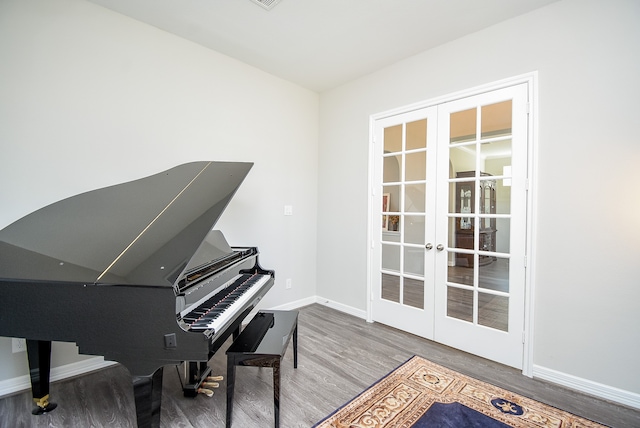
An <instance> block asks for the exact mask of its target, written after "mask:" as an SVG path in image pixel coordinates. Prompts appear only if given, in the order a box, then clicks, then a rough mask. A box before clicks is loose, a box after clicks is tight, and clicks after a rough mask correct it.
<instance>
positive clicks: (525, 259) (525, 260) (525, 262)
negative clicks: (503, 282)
mask: <svg viewBox="0 0 640 428" xmlns="http://www.w3.org/2000/svg"><path fill="white" fill-rule="evenodd" d="M524 267H527V256H524Z"/></svg>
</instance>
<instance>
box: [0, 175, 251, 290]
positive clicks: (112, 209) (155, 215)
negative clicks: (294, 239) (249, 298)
mask: <svg viewBox="0 0 640 428" xmlns="http://www.w3.org/2000/svg"><path fill="white" fill-rule="evenodd" d="M252 166H253V164H252V163H244V162H192V163H187V164H183V165H179V166H176V167H174V168H172V169H169V170H167V171H164V172H161V173H158V174H154V175H151V176H149V177H145V178H141V179H138V180H134V181H130V182H127V183H122V184H118V185H114V186H110V187H105V188H102V189H97V190H93V191H89V192H86V193H82V194H79V195H76V196H72V197H70V198H67V199H63V200H61V201H59V202H55V203H53V204H51V205H48V206H46V207H44V208H41V209H39V210H37V211H34V212H33V213H31V214H28V215H27V216H25V217H23V218H21V219H20V220H17V221H16V222H14V223H12V224H10V225H9V226H7V227H6V228H4V229H2V230H0V279H2V278H5V279H9V278H12V279H19V280H27V281H38V282H39V281H45V282H58V281H63V282H84V283H87V284H131V285H148V286H173V285H174V283H175V281H176V280H177V279H178V278H179V277H180V276H181V274H182V272H183V271H184V269H185V267H186V266H187V264H189V260H190V259H191V257H192V256H194V254H195V253H196V251H197V250H198V247H199V246H200V244H201V243H202V242H203V240H204V239H205V237H206V236H207V234H208V233H209V232H210V231H211V229H212V228H213V226H214V225H215V223H216V221H217V220H218V218H219V217H220V215H221V214H222V212H223V211H224V209H225V208H226V206H227V205H228V203H229V201H230V200H231V198H232V197H233V195H234V194H235V192H236V190H237V189H238V187H239V186H240V184H241V183H242V181H243V180H244V178H245V177H246V175H247V174H248V173H249V170H250V169H251V167H252Z"/></svg>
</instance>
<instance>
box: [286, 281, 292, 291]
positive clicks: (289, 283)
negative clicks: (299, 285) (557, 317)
mask: <svg viewBox="0 0 640 428" xmlns="http://www.w3.org/2000/svg"><path fill="white" fill-rule="evenodd" d="M285 288H286V289H287V290H289V289H290V288H291V278H287V281H286V282H285Z"/></svg>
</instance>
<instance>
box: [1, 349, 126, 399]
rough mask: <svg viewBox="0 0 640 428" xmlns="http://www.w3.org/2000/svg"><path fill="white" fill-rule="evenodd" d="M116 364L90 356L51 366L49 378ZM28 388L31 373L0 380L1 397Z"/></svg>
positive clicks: (63, 376)
mask: <svg viewBox="0 0 640 428" xmlns="http://www.w3.org/2000/svg"><path fill="white" fill-rule="evenodd" d="M114 364H117V363H115V362H113V361H105V360H104V358H102V357H93V358H88V359H86V360H82V361H78V362H75V363H71V364H66V365H64V366H60V367H53V368H51V375H50V377H49V379H50V381H51V382H55V381H58V380H62V379H67V378H70V377H73V376H79V375H82V374H85V373H89V372H92V371H94V370H99V369H102V368H105V367H109V366H112V365H114ZM28 389H31V380H30V379H29V375H24V376H18V377H14V378H12V379H7V380H3V381H0V397H4V396H5V395H10V394H15V393H16V392H22V391H26V390H28Z"/></svg>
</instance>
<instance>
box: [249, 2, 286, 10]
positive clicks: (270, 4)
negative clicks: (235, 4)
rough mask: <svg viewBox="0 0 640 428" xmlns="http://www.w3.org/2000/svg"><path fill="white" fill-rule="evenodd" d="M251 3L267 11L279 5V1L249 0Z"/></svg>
mask: <svg viewBox="0 0 640 428" xmlns="http://www.w3.org/2000/svg"><path fill="white" fill-rule="evenodd" d="M251 1H252V2H254V3H255V4H258V5H260V6H262V7H263V8H265V9H267V10H271V9H273V8H274V7H275V5H277V4H278V3H280V0H251Z"/></svg>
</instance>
